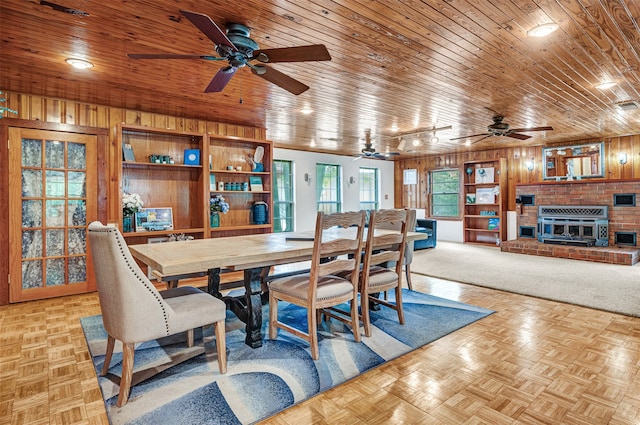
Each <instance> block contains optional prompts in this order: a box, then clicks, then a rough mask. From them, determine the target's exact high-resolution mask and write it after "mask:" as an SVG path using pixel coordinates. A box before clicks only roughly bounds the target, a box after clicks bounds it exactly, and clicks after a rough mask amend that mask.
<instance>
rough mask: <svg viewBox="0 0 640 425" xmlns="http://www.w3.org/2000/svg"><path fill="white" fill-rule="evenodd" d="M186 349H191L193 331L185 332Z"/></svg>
mask: <svg viewBox="0 0 640 425" xmlns="http://www.w3.org/2000/svg"><path fill="white" fill-rule="evenodd" d="M187 347H189V348H191V347H193V329H189V330H188V331H187Z"/></svg>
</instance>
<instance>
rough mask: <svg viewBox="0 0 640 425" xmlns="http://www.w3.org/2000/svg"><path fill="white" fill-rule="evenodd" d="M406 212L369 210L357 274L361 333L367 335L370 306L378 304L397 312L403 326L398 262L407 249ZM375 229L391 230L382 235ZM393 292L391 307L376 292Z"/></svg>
mask: <svg viewBox="0 0 640 425" xmlns="http://www.w3.org/2000/svg"><path fill="white" fill-rule="evenodd" d="M409 215H410V213H409V210H406V209H405V210H402V209H390V210H378V211H372V212H371V215H370V217H369V228H368V229H367V242H366V245H365V251H364V252H365V254H364V260H363V264H362V271H361V275H360V310H361V316H362V323H363V325H364V334H365V335H366V336H368V337H370V336H371V318H370V315H369V310H370V308H371V306H370V303H374V304H382V305H384V306H387V307H389V308H392V309H394V310H396V311H397V312H398V321H399V322H400V324H401V325H404V311H403V310H402V263H403V259H404V253H405V249H406V247H407V228H408V227H409V222H408V217H409ZM377 229H385V230H389V229H393V230H397V232H393V233H388V232H385V233H386V234H384V233H382V232H376V230H377ZM391 289H395V299H396V302H395V304H392V303H390V302H389V301H387V300H386V297H385V299H382V298H380V297H379V295H380V293H386V292H387V291H389V290H391Z"/></svg>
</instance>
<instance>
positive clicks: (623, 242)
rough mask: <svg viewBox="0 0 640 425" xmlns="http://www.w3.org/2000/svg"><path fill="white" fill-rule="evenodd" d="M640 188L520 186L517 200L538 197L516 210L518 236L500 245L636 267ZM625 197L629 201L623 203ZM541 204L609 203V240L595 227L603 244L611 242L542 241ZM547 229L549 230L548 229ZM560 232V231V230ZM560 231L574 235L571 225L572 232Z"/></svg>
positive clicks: (585, 183) (631, 184)
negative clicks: (637, 203)
mask: <svg viewBox="0 0 640 425" xmlns="http://www.w3.org/2000/svg"><path fill="white" fill-rule="evenodd" d="M639 187H640V181H638V180H633V181H619V180H617V181H607V180H598V181H589V180H580V181H573V182H566V181H562V182H541V183H535V184H519V185H517V186H516V197H517V199H527V200H534V202H527V203H525V204H519V206H518V208H517V211H516V212H517V214H516V215H517V227H518V228H519V229H520V230H519V232H518V235H519V236H518V239H516V240H513V241H505V242H503V244H502V246H501V249H502V250H503V251H509V252H518V253H522V254H531V255H544V256H552V257H562V258H573V259H579V260H588V261H598V262H605V263H614V264H627V265H633V264H635V263H637V262H638V261H639V256H640V250H639V249H638V247H637V245H636V241H637V237H636V235H637V234H640V207H638V206H636V203H635V196H636V195H635V194H636V193H640V191H639V189H638V188H639ZM627 198H633V200H634V201H633V202H626V201H627ZM621 199H623V200H624V201H625V202H619V200H621ZM540 206H554V207H558V206H559V207H561V208H562V207H563V206H602V207H606V210H607V216H608V222H607V232H606V236H605V239H604V240H603V239H602V236H603V235H602V233H599V232H598V231H597V227H595V228H594V231H595V233H594V236H599V237H600V238H601V239H600V242H599V245H604V242H606V243H607V245H608V246H571V245H572V244H568V245H555V244H545V243H543V242H540V241H539V240H538V239H539V238H540V237H541V230H540V229H541V228H540V221H539V214H538V213H539V211H538V210H539V207H540ZM560 211H561V210H560ZM567 226H568V224H567ZM542 229H543V230H544V227H542ZM549 229H552V230H551V232H552V233H553V231H554V230H553V229H554V228H553V227H549V226H547V230H549ZM555 230H557V231H558V232H559V231H560V228H559V227H558V228H557V229H555ZM561 233H565V236H567V235H569V234H571V230H569V229H568V228H567V232H561ZM583 235H584V232H583ZM557 236H559V235H557ZM543 239H544V238H543ZM567 239H569V238H568V237H567ZM575 245H582V244H577V243H576V244H575ZM584 245H586V244H584ZM594 245H596V244H595V243H594Z"/></svg>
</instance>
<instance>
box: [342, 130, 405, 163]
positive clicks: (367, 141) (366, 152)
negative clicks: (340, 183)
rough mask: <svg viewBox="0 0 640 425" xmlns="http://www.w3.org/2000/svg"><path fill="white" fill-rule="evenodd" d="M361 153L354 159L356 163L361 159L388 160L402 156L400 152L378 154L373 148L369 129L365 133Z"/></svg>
mask: <svg viewBox="0 0 640 425" xmlns="http://www.w3.org/2000/svg"><path fill="white" fill-rule="evenodd" d="M360 152H361V153H360V154H359V155H358V156H357V157H355V158H354V159H353V160H354V161H357V160H358V159H360V158H371V159H387V158H388V157H390V156H394V155H400V152H382V153H381V152H376V150H375V148H374V147H373V142H372V141H371V129H369V128H367V129H366V130H365V131H364V148H362V150H361V151H360Z"/></svg>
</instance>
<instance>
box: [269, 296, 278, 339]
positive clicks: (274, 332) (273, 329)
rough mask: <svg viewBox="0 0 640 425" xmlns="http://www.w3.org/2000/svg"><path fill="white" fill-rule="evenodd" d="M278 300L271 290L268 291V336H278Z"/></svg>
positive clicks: (273, 337) (274, 337)
mask: <svg viewBox="0 0 640 425" xmlns="http://www.w3.org/2000/svg"><path fill="white" fill-rule="evenodd" d="M277 322H278V300H277V299H276V297H275V295H274V294H273V291H269V338H271V339H276V338H277V337H278V328H277V326H276V325H277Z"/></svg>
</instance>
